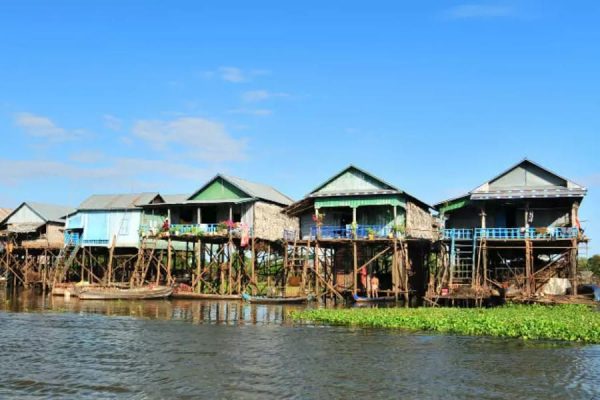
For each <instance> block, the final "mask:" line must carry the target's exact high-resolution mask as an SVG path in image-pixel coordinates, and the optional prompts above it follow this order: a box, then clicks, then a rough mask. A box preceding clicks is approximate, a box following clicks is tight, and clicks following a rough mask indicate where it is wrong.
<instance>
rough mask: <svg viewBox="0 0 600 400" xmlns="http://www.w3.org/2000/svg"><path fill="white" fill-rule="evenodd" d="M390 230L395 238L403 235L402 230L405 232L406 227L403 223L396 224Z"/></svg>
mask: <svg viewBox="0 0 600 400" xmlns="http://www.w3.org/2000/svg"><path fill="white" fill-rule="evenodd" d="M392 231H393V232H394V234H395V235H396V237H397V238H400V237H402V236H404V232H406V228H405V227H404V225H400V224H396V225H394V227H393V228H392Z"/></svg>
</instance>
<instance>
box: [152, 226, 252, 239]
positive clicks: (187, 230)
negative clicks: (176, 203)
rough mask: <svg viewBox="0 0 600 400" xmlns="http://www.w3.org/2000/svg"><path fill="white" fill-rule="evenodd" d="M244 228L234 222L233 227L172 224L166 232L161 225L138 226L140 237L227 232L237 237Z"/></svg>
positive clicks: (224, 234)
mask: <svg viewBox="0 0 600 400" xmlns="http://www.w3.org/2000/svg"><path fill="white" fill-rule="evenodd" d="M243 231H244V229H243V228H242V227H240V226H239V224H236V225H235V226H233V227H227V226H225V227H224V226H223V224H172V225H171V226H170V227H169V230H168V232H165V231H163V230H162V227H153V226H149V225H142V226H140V235H141V236H142V237H157V236H162V235H165V236H228V235H229V233H230V232H231V234H232V235H233V236H236V237H239V236H242V235H243V233H244V232H243ZM252 232H253V229H252V227H249V228H248V235H250V236H251V235H252Z"/></svg>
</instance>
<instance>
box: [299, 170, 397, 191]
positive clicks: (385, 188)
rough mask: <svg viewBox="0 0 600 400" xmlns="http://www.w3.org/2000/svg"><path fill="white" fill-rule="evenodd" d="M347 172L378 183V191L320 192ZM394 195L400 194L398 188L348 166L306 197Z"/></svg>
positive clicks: (351, 189) (349, 189)
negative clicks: (355, 173) (356, 173)
mask: <svg viewBox="0 0 600 400" xmlns="http://www.w3.org/2000/svg"><path fill="white" fill-rule="evenodd" d="M349 172H358V173H359V174H360V175H363V176H364V177H365V178H366V179H369V180H371V181H373V182H374V183H378V184H379V186H380V189H369V190H366V189H363V190H357V189H353V188H347V189H342V190H336V191H327V192H321V191H322V190H323V189H324V188H325V187H326V186H328V185H329V184H331V183H332V182H334V181H335V180H337V179H339V178H340V177H341V176H343V175H344V174H346V173H349ZM319 192H321V193H319ZM395 193H401V191H400V190H399V189H398V188H396V187H395V186H392V185H390V184H389V183H387V182H386V181H384V180H383V179H381V178H379V177H377V176H375V175H373V174H371V173H370V172H367V171H365V170H364V169H361V168H358V167H356V166H354V165H352V164H350V165H349V166H347V167H346V168H344V169H342V170H341V171H340V172H338V173H337V174H335V175H333V176H332V177H331V178H329V179H328V180H326V181H325V182H323V183H321V184H320V185H319V186H317V187H316V188H315V189H314V190H312V191H311V192H310V193H309V194H308V195H307V196H306V197H320V196H340V195H342V196H343V195H348V194H395Z"/></svg>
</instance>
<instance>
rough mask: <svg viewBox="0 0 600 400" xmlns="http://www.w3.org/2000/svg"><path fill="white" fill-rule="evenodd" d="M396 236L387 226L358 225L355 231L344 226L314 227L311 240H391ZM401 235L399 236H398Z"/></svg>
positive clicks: (311, 230)
mask: <svg viewBox="0 0 600 400" xmlns="http://www.w3.org/2000/svg"><path fill="white" fill-rule="evenodd" d="M393 235H394V230H393V229H392V228H391V227H389V226H386V225H357V226H356V229H353V228H352V226H351V225H347V226H346V227H343V226H328V225H321V226H312V227H311V228H310V236H311V239H316V238H319V239H353V238H356V239H366V238H369V237H370V236H373V237H374V238H389V237H390V236H393ZM397 235H399V234H397Z"/></svg>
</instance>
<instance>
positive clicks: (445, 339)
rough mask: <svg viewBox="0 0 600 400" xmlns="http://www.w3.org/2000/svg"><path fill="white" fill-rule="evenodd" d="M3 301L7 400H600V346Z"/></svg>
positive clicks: (198, 310)
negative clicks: (37, 399)
mask: <svg viewBox="0 0 600 400" xmlns="http://www.w3.org/2000/svg"><path fill="white" fill-rule="evenodd" d="M0 300H1V304H0V330H1V336H0V398H70V399H72V398H93V399H101V398H134V399H171V398H183V399H188V398H189V399H196V398H206V399H217V398H218V399H288V398H289V399H354V398H356V399H396V398H398V399H399V398H402V399H426V398H439V399H454V398H466V399H518V398H528V399H531V398H539V399H565V398H573V399H592V398H599V397H600V346H585V345H576V344H565V343H557V342H534V341H522V340H506V339H494V338H471V337H461V336H448V335H427V334H414V333H406V332H401V331H393V330H381V329H354V328H352V329H350V328H342V327H324V326H305V325H297V324H293V323H291V322H290V321H289V318H287V313H288V312H289V311H290V310H292V309H293V307H284V306H262V305H248V304H242V303H237V302H204V301H187V300H182V301H179V300H172V301H146V302H94V301H85V302H80V301H78V300H77V299H75V298H72V299H71V300H69V301H65V300H64V299H62V298H50V297H42V296H39V295H33V294H27V293H21V294H19V295H17V296H9V295H7V294H5V293H3V292H0Z"/></svg>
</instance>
